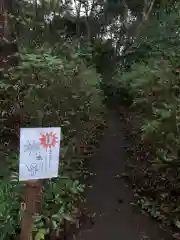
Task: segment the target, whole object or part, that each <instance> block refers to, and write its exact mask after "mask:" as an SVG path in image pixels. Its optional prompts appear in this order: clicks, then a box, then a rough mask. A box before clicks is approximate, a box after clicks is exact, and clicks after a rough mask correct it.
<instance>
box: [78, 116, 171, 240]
mask: <svg viewBox="0 0 180 240" xmlns="http://www.w3.org/2000/svg"><path fill="white" fill-rule="evenodd" d="M108 125H109V127H108V129H107V130H106V132H105V136H104V139H103V140H102V143H101V146H100V150H99V152H98V153H97V154H96V156H95V157H94V159H93V160H92V162H91V166H90V170H91V171H92V172H93V173H95V175H94V176H93V177H92V179H90V187H89V188H88V190H87V207H88V208H89V210H90V211H92V212H95V213H96V216H95V221H94V225H93V226H91V227H90V228H89V227H87V228H85V229H83V230H82V231H81V233H80V234H79V236H78V239H79V240H140V239H150V240H163V239H164V240H169V239H172V237H171V236H170V235H169V234H168V233H165V232H164V231H163V230H161V229H160V228H159V226H158V225H157V224H156V223H155V222H154V221H153V220H151V219H150V218H148V217H147V216H144V215H142V213H140V211H139V210H138V209H135V207H133V205H132V204H131V202H132V201H133V196H132V190H131V188H130V186H127V184H126V183H125V182H124V180H123V179H122V178H117V176H118V175H121V174H122V173H123V171H124V169H125V164H126V159H127V156H126V150H125V148H126V147H127V144H128V140H127V139H126V137H125V134H124V131H123V126H122V125H121V120H120V118H119V117H118V116H115V114H114V116H113V117H111V119H110V120H109V123H108ZM91 185H92V186H91Z"/></svg>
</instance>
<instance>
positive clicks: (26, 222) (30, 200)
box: [20, 181, 42, 240]
mask: <svg viewBox="0 0 180 240" xmlns="http://www.w3.org/2000/svg"><path fill="white" fill-rule="evenodd" d="M41 188H42V185H41V182H40V181H28V182H27V184H26V187H25V192H24V204H23V207H22V208H23V209H22V211H23V216H22V222H21V236H20V240H32V230H33V225H34V218H33V217H34V215H35V213H36V212H37V210H38V209H37V200H38V195H39V194H40V192H41Z"/></svg>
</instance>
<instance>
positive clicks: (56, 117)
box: [0, 43, 105, 240]
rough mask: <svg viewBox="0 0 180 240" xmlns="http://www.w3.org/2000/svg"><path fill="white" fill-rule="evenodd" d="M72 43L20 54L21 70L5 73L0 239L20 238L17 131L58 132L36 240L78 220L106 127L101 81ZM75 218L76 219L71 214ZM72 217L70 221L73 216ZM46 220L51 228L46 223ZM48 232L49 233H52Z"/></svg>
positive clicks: (1, 88) (0, 92)
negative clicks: (55, 162) (56, 162)
mask: <svg viewBox="0 0 180 240" xmlns="http://www.w3.org/2000/svg"><path fill="white" fill-rule="evenodd" d="M77 49H78V48H77V46H76V44H75V43H74V44H73V43H71V44H68V43H67V44H64V45H61V46H59V45H57V46H54V48H53V49H52V48H51V47H50V46H48V45H46V46H44V47H42V48H40V49H26V48H25V49H23V50H22V52H21V61H20V64H19V65H18V66H16V67H11V68H9V69H8V71H5V70H4V75H3V76H4V77H3V78H2V79H1V82H0V96H1V117H2V121H1V123H0V124H1V136H2V138H1V143H0V144H1V153H2V159H1V165H2V168H1V169H2V171H1V179H0V189H1V190H0V221H1V224H0V239H1V240H3V239H5V240H8V239H11V238H12V237H13V236H14V238H15V236H17V235H18V233H19V231H20V221H21V216H22V212H21V205H22V203H23V190H24V183H20V182H19V181H18V154H19V129H20V127H38V126H40V127H43V126H44V127H51V126H53V127H56V126H57V127H59V126H61V128H62V141H61V150H60V153H61V154H60V155H61V157H60V168H59V169H60V170H59V177H58V178H57V179H52V180H47V181H45V185H44V188H43V201H42V204H41V205H42V206H41V208H40V209H39V211H38V213H37V216H35V228H34V231H35V235H36V240H38V239H44V236H45V235H46V234H49V235H50V234H52V233H54V234H56V235H59V236H60V233H61V232H63V231H64V221H65V220H66V221H68V222H73V223H74V221H75V219H76V217H78V216H79V215H78V208H79V203H80V202H81V201H82V200H83V199H82V192H83V191H84V185H83V184H81V182H80V179H81V178H82V176H84V175H85V174H87V173H86V172H85V169H84V161H85V160H87V159H88V158H90V157H91V155H92V153H93V152H94V149H95V148H96V147H97V141H98V138H99V137H100V136H101V134H102V129H103V127H104V126H105V123H104V118H103V114H104V113H105V109H104V106H103V105H102V94H101V90H100V88H99V82H100V76H98V74H97V73H96V71H95V70H94V68H93V67H92V66H87V65H86V63H85V61H84V60H83V59H82V58H81V57H80V56H79V55H80V54H79V53H80V52H78V51H77ZM75 212H76V214H75ZM73 214H74V215H73ZM49 219H50V222H51V223H50V224H49V223H48V224H47V222H49ZM50 226H51V227H50Z"/></svg>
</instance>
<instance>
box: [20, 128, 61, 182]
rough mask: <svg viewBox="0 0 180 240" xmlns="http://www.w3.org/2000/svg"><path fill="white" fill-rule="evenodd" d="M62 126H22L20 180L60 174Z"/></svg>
mask: <svg viewBox="0 0 180 240" xmlns="http://www.w3.org/2000/svg"><path fill="white" fill-rule="evenodd" d="M60 136H61V128H53V127H52V128H51V127H50V128H21V130H20V163H19V180H20V181H29V180H38V179H46V178H54V177H57V176H58V169H59V152H60Z"/></svg>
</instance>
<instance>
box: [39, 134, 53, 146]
mask: <svg viewBox="0 0 180 240" xmlns="http://www.w3.org/2000/svg"><path fill="white" fill-rule="evenodd" d="M39 140H40V142H41V145H42V146H43V147H44V148H46V149H48V148H52V147H55V145H56V143H57V137H56V133H53V132H50V133H45V134H41V138H40V139H39Z"/></svg>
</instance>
